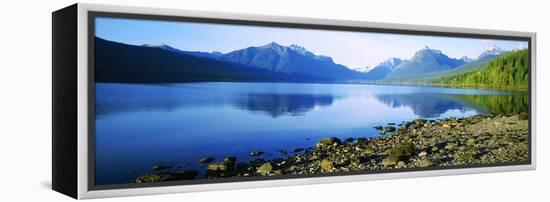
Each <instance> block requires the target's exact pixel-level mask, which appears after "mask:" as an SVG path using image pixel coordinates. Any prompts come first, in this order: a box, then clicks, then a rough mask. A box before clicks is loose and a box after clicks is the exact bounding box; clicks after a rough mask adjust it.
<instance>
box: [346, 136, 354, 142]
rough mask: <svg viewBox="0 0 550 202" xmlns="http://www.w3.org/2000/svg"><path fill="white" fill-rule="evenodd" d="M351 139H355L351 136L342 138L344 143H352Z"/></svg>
mask: <svg viewBox="0 0 550 202" xmlns="http://www.w3.org/2000/svg"><path fill="white" fill-rule="evenodd" d="M353 141H355V139H354V138H352V137H348V138H346V139H345V140H344V142H346V143H352V142H353Z"/></svg>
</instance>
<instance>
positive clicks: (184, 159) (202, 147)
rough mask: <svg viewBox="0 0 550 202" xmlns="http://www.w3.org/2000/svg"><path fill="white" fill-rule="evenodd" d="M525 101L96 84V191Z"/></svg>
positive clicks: (302, 88)
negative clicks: (207, 161)
mask: <svg viewBox="0 0 550 202" xmlns="http://www.w3.org/2000/svg"><path fill="white" fill-rule="evenodd" d="M525 100H526V95H525V94H517V93H509V92H502V91H490V90H466V89H450V88H431V87H412V86H383V85H357V84H291V83H228V82H213V83H187V84H166V85H142V84H110V83H98V84H96V136H95V137H96V170H95V171H96V184H114V183H127V182H130V181H132V180H133V179H135V178H136V177H137V176H139V175H142V174H144V173H151V172H153V171H152V170H151V167H152V166H153V165H159V164H161V165H170V166H174V169H172V170H168V171H178V170H188V169H194V170H199V171H202V170H204V169H205V165H200V164H199V163H198V160H199V159H200V158H203V157H207V156H212V157H215V158H216V161H218V160H221V159H222V158H223V157H225V156H236V157H237V158H238V160H239V161H248V160H250V159H251V158H250V157H249V156H248V153H250V152H251V151H264V152H266V154H264V156H262V158H266V159H270V158H275V157H280V156H282V154H280V153H279V152H277V151H278V150H282V149H286V150H289V151H293V150H294V149H295V148H303V147H309V146H313V145H314V144H315V142H316V141H317V140H318V139H319V138H321V137H326V136H336V137H340V138H347V137H371V136H377V135H378V133H377V132H376V131H375V130H374V129H373V128H372V127H373V126H375V125H385V124H387V123H388V122H395V123H399V122H401V121H404V120H411V119H414V118H429V119H432V118H443V117H449V116H456V117H464V116H470V115H475V114H478V113H487V112H489V111H491V110H495V109H496V110H513V111H517V110H524V109H525V107H526V106H523V105H527V103H525V104H523V102H524V101H525ZM510 103H513V104H510ZM518 103H519V104H518ZM509 105H512V108H511V109H508V108H510V107H509ZM501 108H503V109H501Z"/></svg>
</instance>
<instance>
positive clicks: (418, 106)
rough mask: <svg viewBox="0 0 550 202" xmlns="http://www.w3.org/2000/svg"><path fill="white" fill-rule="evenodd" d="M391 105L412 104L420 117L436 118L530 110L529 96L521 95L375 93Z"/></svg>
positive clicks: (392, 106) (403, 105)
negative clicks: (449, 114)
mask: <svg viewBox="0 0 550 202" xmlns="http://www.w3.org/2000/svg"><path fill="white" fill-rule="evenodd" d="M375 97H376V98H377V99H378V100H379V101H380V102H383V103H384V104H386V105H387V106H389V107H391V108H400V107H408V108H410V109H411V110H412V111H413V113H414V114H415V115H417V116H420V117H424V118H436V117H439V116H440V115H442V114H444V113H445V112H447V111H449V110H459V111H461V112H463V111H467V110H476V111H477V112H478V113H518V112H527V110H528V108H529V106H528V103H529V102H528V100H529V98H528V96H526V95H517V94H498V95H468V94H423V93H418V94H383V95H376V96H375Z"/></svg>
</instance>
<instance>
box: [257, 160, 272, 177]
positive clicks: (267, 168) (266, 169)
mask: <svg viewBox="0 0 550 202" xmlns="http://www.w3.org/2000/svg"><path fill="white" fill-rule="evenodd" d="M271 170H273V166H271V163H269V162H267V163H264V164H262V165H261V166H260V167H258V169H257V170H256V173H259V174H262V175H267V174H268V173H269V172H271Z"/></svg>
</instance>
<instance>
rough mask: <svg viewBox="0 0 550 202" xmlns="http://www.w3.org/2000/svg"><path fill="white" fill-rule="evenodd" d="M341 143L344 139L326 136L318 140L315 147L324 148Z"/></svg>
mask: <svg viewBox="0 0 550 202" xmlns="http://www.w3.org/2000/svg"><path fill="white" fill-rule="evenodd" d="M341 144H342V141H341V140H340V139H338V138H336V137H324V138H321V139H320V140H319V142H317V144H316V145H315V147H317V148H322V147H325V146H338V145H341Z"/></svg>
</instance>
